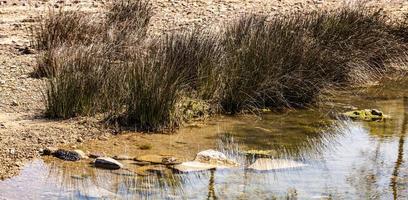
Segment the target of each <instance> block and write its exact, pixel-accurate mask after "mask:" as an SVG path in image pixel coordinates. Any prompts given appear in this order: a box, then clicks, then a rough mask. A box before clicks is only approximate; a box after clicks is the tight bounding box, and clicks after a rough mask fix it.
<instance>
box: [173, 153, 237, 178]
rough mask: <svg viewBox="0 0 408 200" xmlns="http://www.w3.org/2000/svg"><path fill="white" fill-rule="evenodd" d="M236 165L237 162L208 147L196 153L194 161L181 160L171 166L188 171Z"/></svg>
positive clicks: (225, 167)
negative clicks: (179, 162) (181, 161)
mask: <svg viewBox="0 0 408 200" xmlns="http://www.w3.org/2000/svg"><path fill="white" fill-rule="evenodd" d="M237 166H239V164H238V163H236V162H235V161H233V160H230V159H228V158H227V156H226V155H225V154H224V153H222V152H219V151H215V150H212V149H209V150H205V151H201V152H199V153H197V155H196V158H195V160H194V161H189V162H183V163H181V164H177V165H174V166H172V167H171V168H172V169H174V170H176V171H179V172H183V173H188V172H197V171H204V170H210V169H228V168H231V167H237Z"/></svg>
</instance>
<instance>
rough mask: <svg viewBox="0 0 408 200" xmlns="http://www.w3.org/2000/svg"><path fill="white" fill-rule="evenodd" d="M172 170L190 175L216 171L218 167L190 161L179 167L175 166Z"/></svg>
mask: <svg viewBox="0 0 408 200" xmlns="http://www.w3.org/2000/svg"><path fill="white" fill-rule="evenodd" d="M171 168H172V169H175V170H176V171H179V172H183V173H188V172H199V171H205V170H210V169H216V168H217V166H216V165H212V164H208V163H202V162H199V161H188V162H183V163H181V164H178V165H174V166H172V167H171Z"/></svg>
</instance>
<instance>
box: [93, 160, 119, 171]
mask: <svg viewBox="0 0 408 200" xmlns="http://www.w3.org/2000/svg"><path fill="white" fill-rule="evenodd" d="M94 165H95V167H97V168H103V169H120V168H123V164H122V163H120V162H118V161H117V160H115V159H113V158H109V157H99V158H97V159H96V160H95V162H94Z"/></svg>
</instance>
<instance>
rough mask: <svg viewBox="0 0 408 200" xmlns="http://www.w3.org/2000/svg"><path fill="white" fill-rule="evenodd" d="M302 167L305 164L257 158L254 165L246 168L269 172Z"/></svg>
mask: <svg viewBox="0 0 408 200" xmlns="http://www.w3.org/2000/svg"><path fill="white" fill-rule="evenodd" d="M304 166H306V164H303V163H301V162H297V161H294V160H286V159H269V158H259V159H257V160H256V161H255V162H254V163H252V164H251V165H250V166H249V167H248V169H253V170H258V171H270V170H280V169H293V168H300V167H304Z"/></svg>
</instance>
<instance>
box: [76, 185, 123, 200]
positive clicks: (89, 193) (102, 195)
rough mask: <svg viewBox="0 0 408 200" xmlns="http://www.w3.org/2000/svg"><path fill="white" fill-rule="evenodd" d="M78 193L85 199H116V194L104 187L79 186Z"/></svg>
mask: <svg viewBox="0 0 408 200" xmlns="http://www.w3.org/2000/svg"><path fill="white" fill-rule="evenodd" d="M79 193H80V195H81V196H83V197H85V199H116V198H118V196H117V195H116V194H115V193H113V192H111V191H109V190H106V189H104V188H101V187H97V186H91V187H80V190H79Z"/></svg>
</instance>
